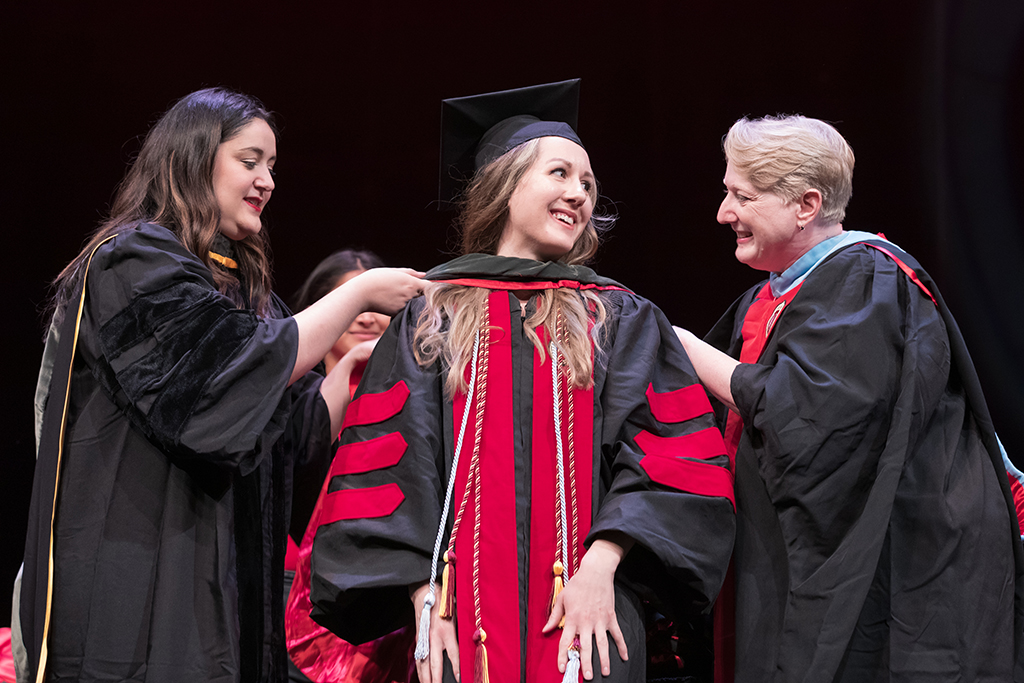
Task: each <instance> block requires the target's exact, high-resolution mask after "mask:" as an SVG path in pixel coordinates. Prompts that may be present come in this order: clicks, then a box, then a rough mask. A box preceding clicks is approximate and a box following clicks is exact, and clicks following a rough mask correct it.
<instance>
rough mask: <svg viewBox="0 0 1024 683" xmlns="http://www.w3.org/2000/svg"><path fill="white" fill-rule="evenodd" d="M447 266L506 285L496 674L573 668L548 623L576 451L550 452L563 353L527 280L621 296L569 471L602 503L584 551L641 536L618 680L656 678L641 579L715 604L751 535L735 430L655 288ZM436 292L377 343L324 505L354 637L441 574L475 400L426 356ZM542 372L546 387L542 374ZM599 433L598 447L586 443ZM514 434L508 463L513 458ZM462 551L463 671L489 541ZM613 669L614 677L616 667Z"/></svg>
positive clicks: (539, 267) (494, 611)
mask: <svg viewBox="0 0 1024 683" xmlns="http://www.w3.org/2000/svg"><path fill="white" fill-rule="evenodd" d="M428 277H429V278H432V279H438V280H446V281H450V282H454V283H456V284H463V285H466V286H476V287H482V288H485V289H488V290H489V294H488V302H489V303H488V306H489V311H490V313H489V315H490V325H491V328H490V337H489V342H488V338H487V337H485V338H484V341H483V342H482V343H481V346H483V345H484V344H486V343H489V354H490V355H489V365H488V373H489V378H488V380H487V389H486V396H487V399H486V404H485V410H484V415H483V418H482V419H483V420H484V422H483V430H482V431H483V445H482V447H481V456H480V463H481V465H480V467H481V468H482V470H483V475H482V479H483V485H482V496H481V500H479V501H476V502H474V501H473V499H472V496H471V498H470V503H469V508H470V510H471V512H470V513H467V514H473V512H472V511H473V510H475V509H476V508H477V507H479V508H480V509H482V512H481V520H482V521H481V525H482V530H481V543H482V546H483V548H482V551H481V555H480V562H481V563H482V564H481V567H482V569H481V574H480V580H479V583H480V590H481V594H482V597H481V603H482V610H481V611H482V614H483V616H482V627H483V628H484V629H485V630H486V632H487V640H486V645H487V651H488V653H489V654H488V657H489V662H490V664H489V673H490V680H491V682H492V683H502V682H503V681H520V680H525V681H531V683H533V682H534V681H536V682H538V683H539V682H541V681H547V680H553V681H560V680H561V674H560V673H558V670H557V667H556V657H557V649H556V648H554V649H553V646H554V645H557V638H558V635H559V634H558V632H557V630H556V632H555V634H553V635H551V636H548V637H546V638H545V637H543V636H541V635H540V626H541V625H542V624H543V622H544V621H545V620H546V619H547V609H548V604H549V603H548V601H549V596H550V591H551V585H552V583H551V581H552V578H551V577H552V574H551V567H552V560H553V559H554V550H553V547H552V545H551V543H552V542H551V536H552V533H553V532H552V531H551V529H550V528H549V527H548V523H547V522H539V521H538V519H540V517H539V515H541V514H542V513H544V512H545V511H549V510H554V508H555V501H554V500H553V499H551V498H549V497H548V496H549V494H550V492H551V491H552V490H553V483H552V477H553V476H554V475H553V474H552V473H553V472H554V469H553V468H554V465H553V464H551V462H552V458H554V457H557V456H552V457H548V456H547V455H546V451H545V450H544V449H545V448H546V446H545V445H544V443H543V440H544V439H545V438H547V437H546V436H545V435H546V434H548V433H550V430H551V429H554V428H553V427H552V426H551V415H552V410H553V409H552V407H551V406H552V401H553V399H552V396H551V393H550V391H551V389H550V387H551V386H552V385H551V379H550V373H551V371H550V367H551V366H550V355H548V357H547V359H546V360H543V361H542V360H541V359H540V358H539V357H538V355H537V354H536V351H535V349H534V347H533V345H532V344H531V343H530V341H529V340H528V339H527V338H526V336H525V335H524V331H523V321H522V316H521V314H520V303H519V300H518V299H517V297H516V296H515V295H514V294H513V293H512V292H511V291H509V290H514V289H521V288H525V289H535V288H538V287H545V288H549V287H566V288H571V289H579V288H584V289H586V288H594V289H596V290H597V291H598V292H600V294H599V295H600V297H601V298H602V300H603V302H604V305H605V306H606V307H607V311H608V321H607V323H606V336H605V337H604V339H605V342H604V344H603V345H602V346H603V349H602V351H601V352H599V353H598V360H597V362H596V363H595V366H594V375H593V378H594V387H593V390H592V393H590V394H587V393H584V392H580V393H575V394H574V396H575V397H576V398H575V399H574V400H575V401H577V403H575V404H574V405H575V411H576V413H575V418H573V419H575V421H576V422H575V424H576V432H575V433H573V432H572V431H571V430H569V429H567V428H564V427H563V430H564V431H565V440H566V443H569V442H571V441H572V442H574V443H576V444H577V447H578V450H577V452H576V458H577V460H576V461H575V462H576V466H575V467H570V466H569V465H568V464H567V465H566V472H567V475H566V477H567V479H572V478H573V477H577V476H578V477H580V478H582V479H583V481H580V486H579V489H580V491H579V494H580V500H581V501H582V500H587V501H589V502H588V503H586V504H583V503H581V504H580V509H579V510H578V514H577V517H576V519H574V520H573V522H574V523H578V524H579V526H580V527H581V528H582V529H584V530H586V531H585V532H584V535H583V537H581V538H580V542H581V546H580V548H579V551H580V552H582V550H583V547H582V543H583V541H584V538H585V539H586V543H587V545H589V542H590V541H591V540H592V539H594V538H595V537H597V536H599V535H600V534H602V533H605V532H609V531H619V532H623V533H625V534H628V535H629V536H631V537H632V538H633V539H635V540H636V545H635V546H634V548H633V549H632V550H631V551H630V553H629V554H628V555H627V556H626V558H625V560H624V562H623V564H622V565H621V566H620V568H619V570H618V574H617V586H616V611H617V615H618V619H619V623H620V625H621V627H622V629H623V631H624V634H625V637H626V639H627V642H628V645H629V647H630V652H629V655H630V662H629V665H626V664H623V663H622V662H619V661H617V657H616V656H613V658H612V659H613V663H612V677H613V678H612V680H643V678H644V664H643V661H644V657H643V651H644V650H643V647H644V645H643V638H644V633H643V621H642V616H641V614H642V612H641V610H640V608H639V605H638V603H637V598H636V594H637V593H639V594H640V595H642V596H644V597H649V598H652V599H656V600H658V601H659V604H661V605H664V606H666V608H667V609H675V610H679V611H693V610H701V609H704V608H706V607H707V606H708V604H709V603H710V602H711V601H712V600H713V599H714V597H715V595H716V593H717V591H718V589H719V586H720V585H721V581H722V577H723V576H724V573H725V569H726V565H727V561H728V556H729V553H730V551H731V548H732V537H733V524H734V519H733V516H734V511H733V504H732V502H731V495H732V477H731V475H730V473H729V472H728V469H727V467H726V466H727V463H728V458H727V456H726V455H725V450H724V444H723V442H722V440H721V436H720V434H719V433H718V430H717V428H715V427H714V424H715V423H714V418H713V415H712V413H711V406H710V403H709V402H708V400H707V397H706V395H705V393H704V391H703V389H702V387H701V386H700V384H699V383H698V382H697V378H696V375H695V373H694V371H693V368H692V366H691V365H690V362H689V360H688V358H687V357H686V355H685V353H684V352H683V350H682V347H681V346H680V344H679V342H678V340H677V338H676V336H675V334H674V332H673V330H672V328H671V326H670V325H669V324H668V322H667V321H666V319H665V317H664V315H663V314H662V313H661V311H659V310H658V309H657V308H656V307H655V306H654V305H652V304H651V303H650V302H648V301H647V300H645V299H643V298H641V297H639V296H636V295H634V294H632V293H630V292H628V291H626V290H625V289H624V288H622V287H621V286H619V285H616V284H615V283H613V282H611V281H610V280H607V279H604V278H600V277H598V276H597V275H596V274H594V273H593V271H591V270H589V269H587V268H582V267H570V266H564V265H562V264H556V263H546V264H542V263H538V262H536V261H528V260H524V259H509V258H503V257H495V256H484V255H480V254H474V255H470V256H466V257H462V258H460V259H457V260H455V261H453V262H451V263H449V264H447V265H445V266H442V267H440V268H438V269H435V270H434V271H431V273H429V274H428ZM534 301H535V300H531V302H530V303H529V304H528V305H527V315H529V313H531V312H532V311H533V305H534V303H533V302H534ZM422 308H423V301H422V300H414V301H413V302H411V303H410V305H409V306H408V307H407V308H406V309H405V310H404V311H402V312H401V313H399V314H398V315H397V316H396V317H395V319H394V321H393V322H392V324H391V326H390V327H389V328H388V330H387V332H386V333H385V335H384V336H383V337H382V338H381V340H380V342H379V343H378V345H377V347H376V350H375V351H374V354H373V357H372V359H371V360H370V364H369V366H368V368H367V370H366V373H365V374H364V376H363V380H362V383H361V384H360V386H359V391H358V393H357V395H356V398H355V400H354V401H353V404H352V406H351V407H350V410H349V413H348V414H347V415H346V427H345V428H344V430H343V432H342V437H341V440H342V446H341V449H339V452H338V454H337V455H336V457H335V460H334V464H333V465H332V469H331V473H330V475H329V480H328V482H327V483H326V484H325V487H324V492H323V494H322V496H323V499H322V500H321V504H322V505H321V507H322V508H323V509H324V510H329V512H325V514H324V515H321V516H317V515H314V518H313V520H312V521H311V529H313V528H316V529H317V531H316V534H315V541H313V552H312V584H311V597H312V602H313V605H314V608H313V613H312V614H313V618H314V619H315V620H317V621H319V622H320V623H322V624H323V625H325V626H327V627H328V628H330V629H331V630H333V631H334V632H335V633H337V634H338V635H339V636H340V637H342V638H343V639H345V640H348V641H351V642H362V641H366V640H368V639H371V638H375V637H377V636H380V635H383V634H385V633H388V632H389V631H392V630H394V629H396V628H398V627H400V626H402V625H404V624H408V623H412V622H413V618H414V615H413V610H412V605H411V603H410V600H409V586H410V585H414V584H418V583H420V582H423V581H426V580H427V579H428V578H429V576H430V572H431V557H432V550H433V546H434V540H435V535H436V533H437V528H438V524H439V521H440V518H441V510H442V506H443V503H444V497H445V486H446V484H447V483H448V480H449V477H450V476H451V471H452V460H453V453H454V451H455V442H456V435H457V433H458V431H459V428H458V424H459V418H460V417H461V415H462V412H463V409H464V406H465V403H466V397H465V396H464V395H462V394H460V395H458V396H457V397H456V399H455V401H454V403H453V401H452V400H448V399H446V398H445V397H444V395H443V389H442V384H443V381H444V377H445V369H444V368H443V367H442V365H441V363H440V362H435V363H434V364H432V365H430V366H427V367H423V366H421V365H419V364H418V363H417V361H416V359H415V358H414V355H413V333H414V330H415V327H416V323H417V319H418V318H419V315H420V312H421V310H422ZM481 353H482V352H481ZM481 372H483V371H482V370H481ZM545 377H546V378H547V379H545ZM502 378H503V379H502ZM545 382H547V384H546V385H545V384H544V383H545ZM541 386H546V387H547V389H543V390H538V389H537V387H541ZM583 396H585V398H582V397H583ZM492 419H493V422H489V421H488V420H492ZM473 424H474V423H473V420H472V419H471V420H470V421H469V428H468V431H467V433H466V437H465V445H464V446H463V450H462V453H463V459H462V460H461V461H460V463H459V467H458V472H459V473H460V474H457V475H456V479H455V482H456V486H455V494H454V497H453V499H452V510H453V513H452V514H451V515H449V516H448V518H447V519H448V533H450V531H451V525H452V518H453V515H454V514H455V511H456V510H457V509H458V506H459V504H460V501H461V500H462V496H463V494H464V493H465V492H467V491H468V489H467V486H466V484H465V482H466V476H464V475H463V474H461V473H463V472H465V470H466V468H468V463H469V452H470V451H471V450H472V442H473V438H474V426H473ZM541 432H543V434H542V433H541ZM574 440H575V441H574ZM582 443H587V444H588V447H587V452H586V455H585V456H584V455H583V450H582V447H579V444H582ZM506 449H507V453H505V454H504V455H507V456H508V462H505V461H501V458H502V457H504V455H502V453H503V451H504V450H506ZM489 461H490V462H497V461H501V462H502V463H503V464H502V467H507V469H502V470H500V474H499V476H496V477H494V478H493V479H488V476H489V475H488V472H487V468H488V467H489V466H490V465H489V464H488V463H489ZM495 467H497V465H495ZM541 470H544V471H543V472H542V471H541ZM540 490H544V491H545V493H543V494H541V493H538V491H540ZM570 517H571V516H570ZM461 529H462V530H461V531H460V532H459V536H458V538H459V542H461V541H462V539H463V538H465V539H471V538H472V533H473V532H472V525H471V522H469V521H464V522H463V525H462V527H461ZM545 537H546V538H545ZM538 539H540V540H538ZM445 542H447V537H446V538H445ZM463 548H466V550H465V551H464V550H463ZM456 549H457V550H458V557H459V559H458V563H457V565H456V570H455V572H456V577H457V579H456V580H455V583H456V590H455V597H456V609H457V613H456V620H457V622H458V630H459V640H460V659H461V660H462V676H463V680H469V677H470V676H471V674H472V670H473V666H472V661H473V652H474V643H473V641H472V634H473V630H474V627H473V605H474V597H473V586H474V583H473V579H472V578H471V577H472V576H473V568H474V555H473V550H472V544H470V543H468V541H467V544H466V545H465V546H461V547H460V546H459V545H458V543H456ZM486 562H491V564H490V565H487V566H485V565H484V564H483V563H486ZM439 571H440V569H439ZM570 583H571V579H570ZM488 591H490V595H489V594H488ZM498 615H501V616H500V617H499V616H498ZM509 629H511V631H512V635H510V634H509ZM610 649H611V650H612V651H613V652H614V649H615V648H614V646H613V647H611V648H610ZM594 656H595V658H596V653H595V655H594ZM595 662H596V660H595ZM595 675H597V676H598V678H600V668H599V667H597V666H595Z"/></svg>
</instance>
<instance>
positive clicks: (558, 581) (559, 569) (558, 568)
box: [548, 560, 565, 612]
mask: <svg viewBox="0 0 1024 683" xmlns="http://www.w3.org/2000/svg"><path fill="white" fill-rule="evenodd" d="M551 571H553V572H554V573H555V582H554V585H552V587H551V606H550V607H549V608H548V612H551V610H553V609H555V598H557V597H558V594H559V593H561V592H562V589H563V588H565V580H564V579H563V578H562V574H563V573H564V572H565V566H564V565H562V562H561V560H555V564H554V566H553V567H552V568H551Z"/></svg>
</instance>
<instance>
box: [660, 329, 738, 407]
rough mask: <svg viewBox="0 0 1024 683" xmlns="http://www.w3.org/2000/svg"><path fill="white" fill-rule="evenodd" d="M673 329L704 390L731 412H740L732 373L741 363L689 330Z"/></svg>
mask: <svg viewBox="0 0 1024 683" xmlns="http://www.w3.org/2000/svg"><path fill="white" fill-rule="evenodd" d="M672 329H674V330H675V332H676V336H677V337H679V341H680V342H681V343H682V344H683V348H684V349H685V350H686V355H687V356H689V357H690V362H691V363H693V369H694V370H696V371H697V376H698V377H699V378H700V381H701V384H703V385H704V388H705V389H707V390H708V391H710V392H711V394H712V395H713V396H714V397H715V398H717V399H718V400H719V401H721V402H722V403H724V404H725V405H726V406H727V407H728V408H729V410H731V411H733V412H738V411H737V410H736V401H735V400H733V397H732V373H733V371H734V370H735V369H736V366H737V365H739V364H740V362H739V361H738V360H736V359H735V358H732V357H730V356H727V355H726V354H724V353H722V352H721V351H719V350H718V349H716V348H715V347H713V346H711V345H710V344H708V343H707V342H705V341H703V340H701V339H698V338H697V336H696V335H695V334H693V332H690V331H689V330H684V329H683V328H681V327H676V326H675V325H673V326H672Z"/></svg>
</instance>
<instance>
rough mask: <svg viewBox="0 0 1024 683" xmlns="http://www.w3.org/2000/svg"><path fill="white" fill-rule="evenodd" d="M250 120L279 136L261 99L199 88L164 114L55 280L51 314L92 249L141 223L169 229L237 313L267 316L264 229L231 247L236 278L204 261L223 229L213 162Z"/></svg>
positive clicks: (267, 267)
mask: <svg viewBox="0 0 1024 683" xmlns="http://www.w3.org/2000/svg"><path fill="white" fill-rule="evenodd" d="M254 119H262V120H263V121H266V122H267V124H268V125H269V126H270V127H271V130H273V131H274V135H275V137H276V136H277V130H276V128H275V127H274V121H273V117H272V115H271V114H270V112H269V111H268V110H267V109H266V108H265V107H264V106H263V104H262V103H261V102H260V101H259V100H257V99H256V98H255V97H250V96H249V95H244V94H242V93H238V92H234V91H231V90H227V89H225V88H206V89H204V90H198V91H196V92H194V93H192V94H190V95H186V96H185V97H183V98H181V99H180V100H178V101H177V102H176V103H175V104H174V106H172V107H171V108H170V109H168V110H167V112H166V113H165V114H164V115H163V116H161V117H160V120H159V121H157V122H156V124H155V125H154V126H153V127H152V128H151V129H150V131H149V133H148V134H147V135H146V139H145V140H144V141H143V143H142V148H141V149H140V150H139V155H138V157H137V158H136V159H135V161H134V162H133V163H132V165H131V167H130V168H129V169H128V173H127V174H126V175H125V177H124V180H122V181H121V184H120V185H119V186H118V188H117V192H116V193H115V195H114V203H113V207H112V208H111V210H110V215H109V217H108V218H107V219H106V220H104V221H103V223H101V224H100V226H99V228H97V229H96V231H95V232H94V233H93V235H92V236H91V238H90V239H89V241H88V242H87V243H86V244H85V247H83V249H82V251H80V252H79V253H78V256H76V257H75V259H74V260H73V261H72V262H71V263H69V264H68V265H67V267H66V268H64V270H62V271H61V273H60V275H58V276H57V278H56V280H54V283H53V284H54V288H55V290H56V292H55V294H54V297H53V301H52V303H51V305H52V307H53V312H54V316H55V317H57V318H59V317H60V316H61V315H62V314H63V310H64V308H65V305H66V304H67V301H68V298H69V297H70V296H71V294H72V292H73V291H74V289H75V286H76V285H77V283H78V279H79V278H80V277H81V272H80V271H81V269H82V266H83V264H84V263H85V261H86V259H87V258H88V256H89V254H90V253H91V252H92V250H93V249H94V248H95V247H96V245H97V244H99V243H100V242H102V241H103V240H104V239H106V238H107V237H109V236H110V235H116V234H120V233H123V232H127V231H128V230H132V229H134V228H135V227H136V226H138V225H139V224H140V223H144V222H153V223H158V224H160V225H162V226H163V227H165V228H167V229H168V230H170V231H172V232H173V233H174V234H175V235H176V236H177V237H178V239H179V240H181V243H182V244H183V245H184V246H185V248H186V249H188V250H189V251H190V252H192V253H193V254H195V255H196V257H197V258H199V259H200V260H201V261H203V263H205V264H206V266H207V267H208V268H209V269H210V271H211V272H212V273H213V279H214V282H215V283H216V285H217V288H218V289H219V290H220V291H221V293H223V294H224V295H226V296H228V297H229V298H230V299H231V300H232V301H234V302H235V304H236V305H237V306H238V307H239V308H253V309H255V310H256V311H257V312H258V313H260V314H263V313H265V312H266V306H267V302H268V301H269V299H270V284H271V283H270V245H269V242H268V240H267V236H266V231H264V230H261V231H260V232H259V233H257V234H255V235H248V236H246V237H245V238H244V239H242V240H239V241H237V242H234V243H233V246H234V252H235V253H234V255H233V258H234V260H235V261H236V262H237V263H238V274H237V277H236V276H235V275H234V274H233V273H231V272H230V271H229V270H228V269H227V268H225V267H224V266H222V265H220V264H219V263H217V262H215V261H213V260H212V259H211V258H210V257H209V251H210V245H211V244H212V243H213V241H214V238H216V236H217V235H218V233H219V228H218V226H219V223H220V209H219V207H218V205H217V200H216V197H215V196H214V193H213V161H214V156H215V155H216V153H217V147H218V146H219V145H220V144H221V143H222V142H225V141H227V140H230V139H231V138H233V137H234V136H236V135H238V133H239V131H241V130H242V128H244V127H245V126H246V125H248V124H249V123H250V122H252V121H253V120H254ZM243 287H244V288H245V291H244V292H243V291H242V288H243Z"/></svg>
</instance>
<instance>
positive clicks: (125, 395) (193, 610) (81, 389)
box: [21, 224, 332, 683]
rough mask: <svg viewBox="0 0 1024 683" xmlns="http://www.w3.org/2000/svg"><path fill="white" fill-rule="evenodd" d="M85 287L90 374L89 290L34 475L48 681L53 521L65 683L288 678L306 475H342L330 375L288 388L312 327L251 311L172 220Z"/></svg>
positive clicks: (51, 676) (72, 317)
mask: <svg viewBox="0 0 1024 683" xmlns="http://www.w3.org/2000/svg"><path fill="white" fill-rule="evenodd" d="M85 288H86V293H85V300H84V301H85V303H84V310H83V314H82V317H81V327H80V332H79V333H78V334H77V349H75V350H74V364H73V366H70V362H71V358H72V346H71V341H72V340H74V338H75V336H76V335H75V322H76V313H77V309H78V301H79V298H78V295H77V294H76V296H75V297H74V298H73V300H72V302H71V303H70V304H69V305H68V307H67V310H66V311H65V312H64V325H63V329H62V333H61V335H60V340H61V341H60V346H59V348H58V349H57V351H56V355H57V359H56V363H55V365H54V370H53V375H52V382H51V384H50V392H49V398H48V401H47V405H46V412H45V415H44V418H43V430H42V442H41V445H40V452H39V459H38V463H37V466H36V476H35V481H34V485H33V496H32V508H31V512H30V528H29V533H28V540H27V543H26V553H25V579H24V583H23V590H22V599H21V617H22V627H23V633H24V636H25V644H26V648H27V650H28V652H29V657H30V662H31V667H32V670H33V671H32V673H33V676H34V673H35V669H36V668H37V667H38V664H39V661H40V652H41V649H42V646H43V636H42V634H43V626H44V623H45V622H46V621H47V588H48V581H49V579H50V578H51V577H50V576H49V574H48V572H47V557H48V552H49V544H50V529H51V516H52V518H53V519H52V521H53V525H52V529H53V534H52V540H53V558H54V560H53V561H54V564H53V573H52V603H51V606H50V609H49V636H48V638H47V639H46V646H47V653H48V657H47V679H48V680H53V681H65V680H67V681H71V680H74V681H100V680H102V681H110V680H119V681H120V680H124V681H147V682H149V683H154V682H164V681H166V682H168V683H170V682H180V681H219V682H220V681H223V682H228V681H231V682H234V681H246V682H248V681H260V680H282V678H283V676H284V675H285V669H284V663H285V659H284V657H285V656H286V655H285V652H284V647H283V621H282V617H283V608H282V606H281V605H282V599H281V594H280V591H281V583H282V574H283V566H284V564H283V563H284V542H285V535H286V533H287V530H288V520H289V506H290V495H291V483H292V479H293V476H294V474H295V472H296V471H299V470H297V469H296V468H300V467H311V468H314V469H315V468H317V467H320V468H321V472H323V471H325V467H326V463H327V462H328V461H329V457H330V445H331V441H332V435H331V434H330V418H329V415H328V411H327V406H326V404H325V403H324V402H323V399H322V398H321V397H320V393H319V385H320V381H321V379H322V377H321V376H320V375H317V374H316V373H310V374H308V375H307V376H306V377H304V378H301V379H300V380H299V381H297V382H295V383H294V384H292V385H291V386H290V387H289V386H288V380H289V377H290V375H291V372H292V369H293V367H294V363H295V355H296V349H297V347H298V330H297V327H296V325H295V323H294V321H293V320H292V319H291V318H289V317H287V316H288V315H289V314H288V312H287V309H286V307H285V306H284V304H283V303H281V302H280V300H278V299H277V298H274V299H273V300H272V301H271V306H272V314H271V315H269V316H268V317H266V318H262V317H259V316H257V315H256V314H255V313H254V312H253V311H252V310H240V309H237V308H236V307H235V305H234V304H233V303H232V302H231V301H230V300H228V299H227V298H226V297H224V296H222V295H221V294H220V293H219V292H218V291H217V289H216V288H215V286H214V283H213V278H212V274H211V273H210V271H209V270H208V269H207V267H206V266H205V265H204V264H203V263H202V262H201V261H200V260H199V259H197V258H196V257H195V256H194V255H192V254H191V253H190V252H188V251H187V250H186V249H185V248H184V247H183V246H182V245H181V243H180V242H178V240H177V239H176V238H175V237H174V235H173V234H172V233H171V232H170V231H168V230H166V229H165V228H163V227H160V226H157V225H152V224H143V225H140V226H138V227H137V228H135V229H132V230H130V231H128V232H125V233H123V234H121V235H119V236H117V237H116V238H114V239H112V240H110V241H108V242H106V243H105V244H103V245H102V246H101V247H99V249H98V250H97V251H96V253H95V257H94V258H93V260H92V264H91V267H90V268H89V271H88V279H87V281H86V286H85ZM69 366H70V367H69ZM69 372H70V391H69V394H68V396H69V400H68V403H67V409H66V413H67V415H66V420H65V421H64V425H65V426H64V435H63V449H62V451H60V461H59V463H58V460H57V457H58V452H59V448H60V444H61V438H60V434H61V418H62V412H63V409H64V396H65V389H66V387H67V385H68V377H69ZM58 469H59V484H58V483H56V482H55V477H56V475H57V472H58ZM55 488H56V499H55V498H54V490H55ZM51 513H53V514H51Z"/></svg>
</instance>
